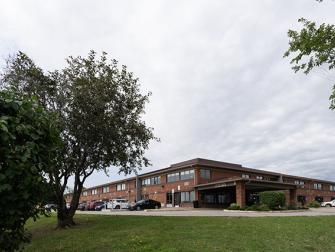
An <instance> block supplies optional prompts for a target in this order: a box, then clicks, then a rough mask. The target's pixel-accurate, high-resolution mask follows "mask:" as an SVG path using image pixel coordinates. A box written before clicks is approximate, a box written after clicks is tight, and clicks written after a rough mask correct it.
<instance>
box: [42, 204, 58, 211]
mask: <svg viewBox="0 0 335 252" xmlns="http://www.w3.org/2000/svg"><path fill="white" fill-rule="evenodd" d="M44 208H45V210H47V211H48V212H51V210H54V211H57V205H56V204H46V205H45V206H44Z"/></svg>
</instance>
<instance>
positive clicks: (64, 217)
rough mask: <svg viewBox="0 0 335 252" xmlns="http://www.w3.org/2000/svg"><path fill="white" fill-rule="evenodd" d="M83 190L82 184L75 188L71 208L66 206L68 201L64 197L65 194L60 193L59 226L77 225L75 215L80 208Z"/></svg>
mask: <svg viewBox="0 0 335 252" xmlns="http://www.w3.org/2000/svg"><path fill="white" fill-rule="evenodd" d="M81 191H82V184H79V185H78V189H77V190H74V192H73V194H72V200H71V204H70V208H69V209H68V208H67V207H66V201H65V199H64V195H59V196H58V197H57V199H58V200H57V201H58V202H57V203H58V204H57V205H58V208H57V228H66V227H71V226H74V225H76V223H75V222H74V220H73V217H74V215H75V213H76V210H77V208H78V204H79V199H80V194H81Z"/></svg>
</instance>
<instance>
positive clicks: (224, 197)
mask: <svg viewBox="0 0 335 252" xmlns="http://www.w3.org/2000/svg"><path fill="white" fill-rule="evenodd" d="M200 197H201V201H202V202H203V203H205V204H220V205H228V204H230V203H231V202H232V197H231V194H230V193H228V192H227V193H225V192H212V193H210V192H208V193H207V192H206V193H201V195H200Z"/></svg>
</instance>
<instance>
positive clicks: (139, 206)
mask: <svg viewBox="0 0 335 252" xmlns="http://www.w3.org/2000/svg"><path fill="white" fill-rule="evenodd" d="M158 208H161V203H160V202H158V201H156V200H152V199H146V200H140V201H138V202H137V203H136V204H135V205H133V206H131V207H130V210H143V209H158Z"/></svg>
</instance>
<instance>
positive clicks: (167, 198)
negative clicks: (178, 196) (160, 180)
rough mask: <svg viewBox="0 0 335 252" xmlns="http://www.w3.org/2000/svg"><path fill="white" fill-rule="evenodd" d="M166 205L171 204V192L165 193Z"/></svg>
mask: <svg viewBox="0 0 335 252" xmlns="http://www.w3.org/2000/svg"><path fill="white" fill-rule="evenodd" d="M166 204H172V192H168V193H166Z"/></svg>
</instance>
